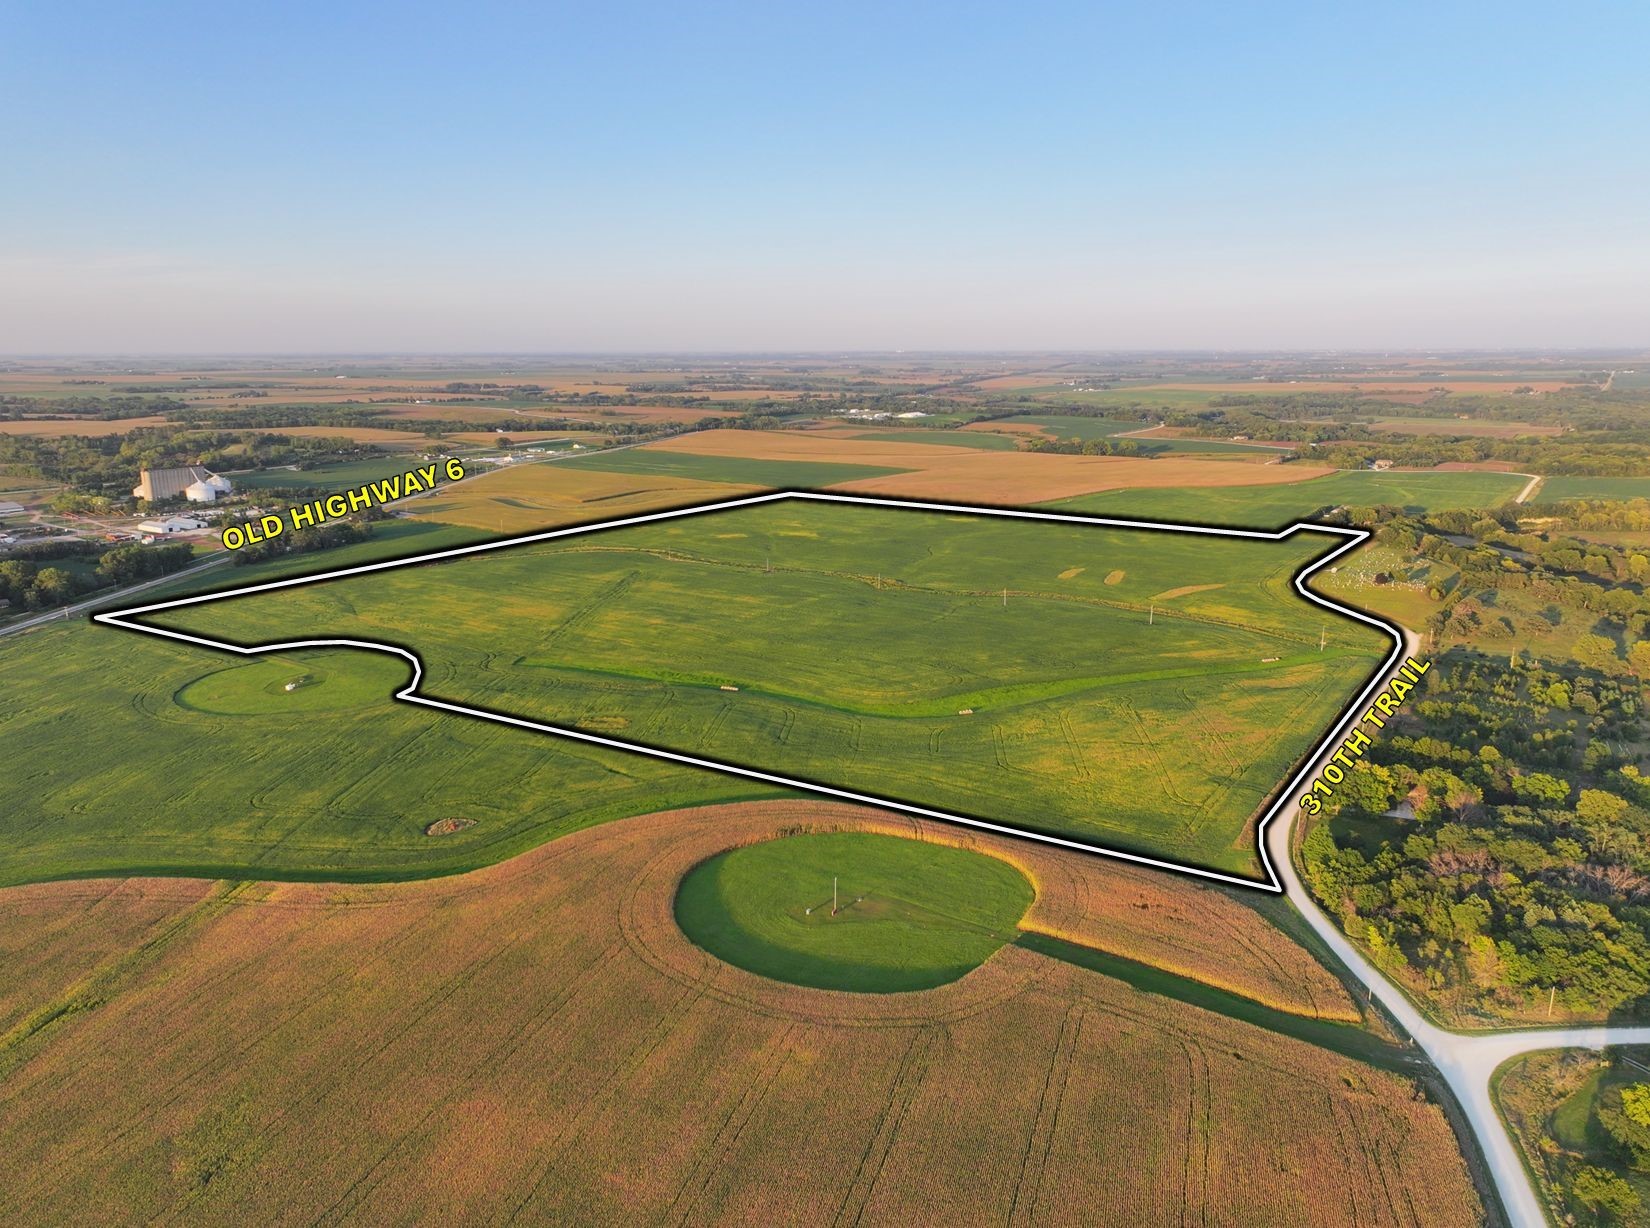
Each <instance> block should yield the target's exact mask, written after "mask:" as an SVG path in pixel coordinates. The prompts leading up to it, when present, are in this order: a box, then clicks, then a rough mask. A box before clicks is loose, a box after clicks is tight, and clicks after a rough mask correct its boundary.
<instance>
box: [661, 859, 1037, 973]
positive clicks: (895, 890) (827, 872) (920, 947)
mask: <svg viewBox="0 0 1650 1228" xmlns="http://www.w3.org/2000/svg"><path fill="white" fill-rule="evenodd" d="M1033 894H1034V893H1033V891H1032V887H1031V884H1030V882H1028V881H1027V880H1026V877H1025V876H1024V875H1023V874H1021V873H1020V871H1018V870H1017V869H1015V868H1014V867H1013V866H1011V865H1009V864H1008V863H1007V862H1005V861H1000V860H998V859H997V858H995V857H988V856H985V855H984V854H981V853H975V852H971V851H969V850H967V849H961V848H955V847H952V846H950V845H944V844H932V843H929V842H927V841H923V840H911V839H906V838H904V837H901V836H888V835H878V834H872V833H869V832H828V833H818V834H809V835H797V836H784V837H781V838H779V839H776V840H768V841H765V842H763V843H761V844H752V845H747V846H745V847H743V848H737V849H730V850H729V851H727V852H725V853H719V854H717V855H716V856H715V857H712V858H710V859H709V860H707V861H702V862H700V863H699V864H698V865H696V866H695V867H693V869H691V870H689V871H688V873H687V874H686V875H685V876H684V877H683V879H682V882H681V885H680V887H679V888H678V890H677V893H676V921H677V924H678V925H680V926H681V927H682V931H683V932H684V933H685V934H687V936H688V937H689V938H691V939H692V940H693V941H694V942H695V943H697V944H698V945H699V946H701V947H703V948H704V949H705V950H707V951H709V952H710V953H711V954H713V955H715V956H717V957H718V958H720V959H723V960H726V961H727V962H728V963H730V964H733V965H735V966H736V967H740V968H744V969H745V970H746V971H749V972H754V973H757V974H758V975H761V976H765V977H770V978H772V979H774V980H778V981H789V982H791V983H793V984H797V985H808V986H811V987H813V988H816V989H838V990H850V991H858V992H865V993H896V992H900V991H907V990H915V989H932V988H934V987H935V986H937V985H944V984H947V983H948V982H951V981H955V980H957V979H958V978H959V977H961V976H963V975H965V974H966V973H968V972H970V971H972V970H973V969H975V968H977V967H979V966H980V965H981V964H982V963H984V962H985V961H986V960H987V959H989V958H990V957H991V956H992V954H993V953H994V952H996V950H997V949H998V948H999V947H1001V946H1002V945H1003V944H1004V943H1006V942H1012V941H1013V940H1014V938H1015V935H1016V933H1017V932H1018V931H1017V927H1018V925H1019V921H1020V918H1021V917H1023V916H1024V915H1025V912H1026V909H1027V908H1029V907H1030V906H1031V901H1032V898H1033Z"/></svg>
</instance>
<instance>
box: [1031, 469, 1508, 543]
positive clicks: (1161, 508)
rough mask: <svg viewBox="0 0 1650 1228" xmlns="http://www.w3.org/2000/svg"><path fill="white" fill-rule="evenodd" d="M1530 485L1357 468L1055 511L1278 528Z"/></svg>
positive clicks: (1120, 495) (1495, 496)
mask: <svg viewBox="0 0 1650 1228" xmlns="http://www.w3.org/2000/svg"><path fill="white" fill-rule="evenodd" d="M1526 481H1528V479H1527V478H1521V477H1519V476H1517V475H1516V474H1508V473H1479V472H1470V471H1468V472H1450V473H1436V472H1432V473H1412V472H1401V473H1391V472H1388V473H1375V472H1373V471H1367V472H1366V471H1361V470H1349V471H1340V472H1336V473H1331V474H1326V475H1325V476H1323V477H1319V478H1312V479H1310V480H1308V481H1305V482H1288V483H1283V484H1279V485H1274V486H1207V487H1204V486H1183V487H1172V486H1170V487H1160V488H1158V489H1155V490H1108V491H1103V492H1102V493H1100V494H1095V495H1079V496H1078V497H1077V498H1075V499H1065V500H1062V501H1060V502H1059V503H1058V504H1055V505H1053V506H1056V507H1058V508H1059V509H1060V510H1061V511H1082V512H1089V513H1092V514H1094V515H1096V516H1122V517H1130V518H1135V519H1142V520H1179V521H1188V522H1192V523H1198V524H1218V525H1241V526H1246V527H1252V528H1260V529H1270V528H1276V527H1278V526H1280V525H1285V524H1289V523H1290V522H1292V521H1295V520H1301V519H1305V518H1310V517H1311V516H1313V515H1315V514H1317V513H1319V512H1321V511H1323V510H1325V509H1327V508H1332V507H1340V506H1348V507H1372V506H1374V505H1376V504H1394V505H1396V506H1399V507H1404V508H1409V509H1411V510H1415V511H1439V510H1441V509H1444V508H1458V507H1463V508H1465V507H1494V506H1496V505H1497V504H1500V503H1505V502H1506V501H1507V500H1509V499H1511V498H1512V497H1513V496H1514V495H1516V494H1517V493H1518V492H1519V491H1520V490H1522V489H1523V488H1524V483H1525V482H1526Z"/></svg>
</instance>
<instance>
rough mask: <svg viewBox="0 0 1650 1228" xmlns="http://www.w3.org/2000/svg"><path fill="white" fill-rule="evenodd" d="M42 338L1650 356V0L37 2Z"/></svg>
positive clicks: (33, 317) (30, 159)
mask: <svg viewBox="0 0 1650 1228" xmlns="http://www.w3.org/2000/svg"><path fill="white" fill-rule="evenodd" d="M0 16H3V17H4V25H3V29H4V36H3V37H0V188H3V191H0V352H11V353H19V352H87V351H105V350H129V351H199V352H230V351H234V352H257V351H291V350H327V351H345V350H358V349H374V350H383V349H402V350H499V349H510V350H542V351H574V350H592V349H600V350H654V349H677V350H680V349H700V348H717V349H752V350H760V349H839V348H865V349H887V348H908V349H910V348H954V349H984V348H1050V347H1053V348H1087V349H1097V348H1137V347H1145V348H1180V347H1220V348H1267V347H1356V348H1381V347H1403V346H1417V347H1432V346H1482V345H1491V346H1494V345H1505V346H1529V345H1539V346H1619V345H1650V191H1647V189H1650V139H1647V138H1646V133H1650V85H1647V84H1646V82H1647V80H1650V77H1647V75H1646V74H1645V72H1644V69H1643V48H1644V46H1645V45H1646V41H1647V36H1650V6H1645V5H1642V4H1639V3H1617V4H1605V3H1585V2H1583V3H1577V4H1574V5H1564V6H1560V5H1551V4H1543V5H1536V4H1517V3H1512V4H1487V3H1486V4H1448V3H1445V4H1428V5H1410V4H1382V5H1356V6H1354V5H1341V4H1324V3H1316V4H1264V3H1258V4H1257V3H1246V4H1241V5H1234V4H1201V3H1199V4H1174V3H1153V4H1118V3H1109V4H1108V3H1091V4H1082V5H1063V4H1062V5H1055V4H1042V5H1036V4H1033V5H1009V4H997V5H970V4H944V5H938V4H936V5H926V4H905V5H857V4H836V5H817V6H815V5H810V6H801V5H785V4H772V3H769V4H713V5H683V4H671V5H655V4H623V3H618V4H601V5H595V4H591V5H581V6H566V5H556V4H535V5H519V6H517V5H500V4H486V3H480V4H470V5H463V6H460V5H452V4H445V5H427V4H397V5H371V4H356V3H348V2H345V3H329V4H309V3H283V4H280V5H266V6H247V5H223V4H211V5H208V4H179V3H165V2H162V3H157V4H145V5H132V4H114V3H108V4H85V3H75V2H73V0H60V2H58V3H54V4H51V5H45V4H33V3H18V2H17V0H11V2H10V3H8V4H6V5H5V7H4V8H3V9H0Z"/></svg>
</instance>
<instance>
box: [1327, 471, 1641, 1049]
mask: <svg viewBox="0 0 1650 1228" xmlns="http://www.w3.org/2000/svg"><path fill="white" fill-rule="evenodd" d="M1517 511H1518V512H1519V513H1520V514H1521V515H1522V516H1523V517H1524V519H1523V521H1522V522H1521V521H1518V520H1514V519H1513V513H1512V512H1511V511H1504V512H1501V513H1499V514H1497V515H1481V514H1477V513H1440V514H1434V515H1432V516H1430V517H1428V518H1426V519H1424V520H1416V519H1411V518H1407V517H1403V516H1388V517H1384V518H1383V517H1380V516H1378V517H1377V519H1378V520H1379V528H1378V531H1377V540H1378V541H1379V542H1381V543H1383V544H1386V545H1388V546H1391V547H1394V548H1395V550H1396V551H1397V552H1398V553H1399V555H1400V556H1402V557H1413V558H1416V559H1417V560H1419V562H1418V566H1419V567H1420V568H1421V569H1422V570H1423V571H1425V572H1426V573H1427V574H1428V576H1429V577H1430V578H1431V579H1432V581H1433V584H1434V587H1433V589H1432V595H1433V597H1434V599H1435V600H1436V601H1437V602H1438V608H1437V610H1436V612H1435V613H1434V614H1433V615H1432V616H1431V617H1430V618H1429V620H1428V624H1427V627H1426V630H1427V631H1428V633H1429V634H1431V635H1432V636H1434V637H1435V638H1436V641H1437V643H1438V645H1439V646H1440V647H1441V648H1442V650H1443V651H1442V652H1435V658H1436V661H1437V664H1436V666H1435V668H1434V669H1433V670H1431V671H1430V672H1429V673H1428V675H1427V676H1426V678H1425V679H1424V682H1423V687H1422V691H1423V695H1422V698H1421V699H1420V700H1419V702H1417V703H1415V704H1414V706H1413V707H1412V709H1411V710H1410V711H1409V712H1407V713H1406V714H1404V715H1403V716H1402V717H1401V718H1400V719H1399V720H1398V721H1397V722H1394V723H1391V724H1389V727H1388V729H1386V730H1385V731H1383V734H1382V736H1381V738H1380V740H1379V741H1377V743H1376V744H1375V745H1374V746H1373V747H1372V748H1371V750H1370V751H1369V752H1368V753H1367V755H1366V756H1365V758H1364V759H1363V760H1362V761H1360V762H1359V763H1358V764H1357V766H1356V767H1355V768H1354V770H1353V771H1351V772H1350V773H1348V776H1347V780H1346V782H1345V785H1344V787H1343V788H1342V789H1341V790H1340V792H1339V793H1338V795H1337V796H1336V798H1335V799H1334V806H1333V809H1334V810H1335V813H1334V817H1333V818H1332V819H1331V820H1330V821H1328V822H1323V823H1320V824H1318V825H1317V826H1316V827H1314V828H1313V830H1312V831H1311V832H1310V833H1309V834H1308V836H1307V838H1306V840H1305V842H1304V845H1303V847H1302V862H1303V866H1304V870H1305V876H1306V879H1307V882H1308V883H1309V885H1310V886H1311V889H1312V891H1313V892H1314V894H1315V895H1316V896H1317V897H1318V899H1319V900H1320V901H1322V902H1323V904H1324V905H1325V907H1326V908H1328V909H1329V910H1330V911H1331V913H1333V914H1335V915H1338V916H1339V917H1340V918H1341V920H1342V923H1343V924H1344V926H1345V927H1346V930H1347V932H1348V933H1349V934H1350V935H1351V936H1352V937H1354V938H1355V939H1358V940H1359V941H1361V942H1362V943H1364V945H1365V946H1366V948H1367V949H1368V951H1369V953H1370V954H1371V956H1372V957H1373V958H1374V959H1375V961H1376V962H1377V963H1378V964H1380V965H1381V966H1382V967H1383V968H1385V969H1387V970H1388V971H1389V972H1391V973H1392V974H1393V975H1395V976H1397V977H1398V978H1399V979H1401V980H1404V981H1406V982H1407V983H1408V984H1410V986H1411V987H1412V988H1413V989H1414V990H1415V991H1416V992H1418V993H1419V994H1421V995H1422V996H1423V997H1426V998H1428V999H1429V1000H1430V1001H1431V1002H1432V1004H1433V1005H1434V1007H1435V1008H1436V1009H1437V1010H1438V1011H1439V1012H1440V1013H1441V1014H1443V1015H1445V1016H1446V1017H1453V1018H1456V1019H1458V1020H1464V1019H1472V1018H1476V1019H1480V1020H1493V1021H1503V1020H1512V1019H1531V1018H1536V1019H1539V1018H1543V1017H1546V1016H1547V1014H1548V1012H1553V1011H1560V1010H1562V1011H1563V1012H1564V1013H1565V1014H1567V1015H1569V1016H1572V1017H1577V1016H1587V1017H1599V1016H1604V1015H1610V1014H1616V1013H1625V1014H1638V1015H1642V1014H1645V1013H1650V773H1647V772H1646V770H1645V767H1646V761H1645V757H1646V754H1647V747H1650V726H1647V723H1646V720H1645V688H1646V684H1647V682H1650V642H1647V640H1646V635H1647V633H1650V599H1647V597H1646V594H1645V591H1644V583H1645V581H1646V579H1647V578H1650V548H1646V547H1634V546H1616V545H1604V544H1600V543H1599V542H1596V541H1587V540H1584V539H1582V538H1579V537H1575V536H1573V535H1572V534H1573V533H1574V532H1578V531H1587V530H1615V531H1618V532H1619V531H1628V532H1634V531H1637V532H1644V531H1646V530H1647V529H1650V502H1646V501H1644V500H1638V501H1634V502H1631V503H1570V504H1562V505H1554V506H1550V507H1545V508H1537V509H1530V508H1523V509H1517ZM1532 526H1539V527H1540V530H1541V531H1540V532H1535V531H1531V530H1532ZM1460 539H1468V540H1470V543H1471V544H1469V545H1465V546H1463V545H1460V544H1458V542H1459V540H1460ZM1439 577H1444V578H1442V579H1440V578H1439ZM1578 628H1585V630H1578ZM1395 807H1398V808H1399V810H1400V813H1402V812H1403V811H1404V810H1405V809H1407V810H1408V811H1411V812H1412V813H1413V817H1398V818H1393V817H1386V818H1382V817H1378V816H1382V815H1384V814H1385V813H1386V812H1388V811H1390V810H1392V809H1393V808H1395Z"/></svg>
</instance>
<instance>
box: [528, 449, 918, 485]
mask: <svg viewBox="0 0 1650 1228" xmlns="http://www.w3.org/2000/svg"><path fill="white" fill-rule="evenodd" d="M554 463H555V464H558V465H572V466H576V467H578V468H581V469H600V470H603V471H604V472H607V473H650V474H658V475H661V476H664V477H673V478H697V479H698V480H700V481H702V482H734V483H738V484H741V485H746V486H768V487H772V488H773V489H775V490H812V489H817V488H819V487H822V486H834V485H835V484H836V483H838V482H852V481H855V480H856V479H858V478H880V477H884V476H886V475H888V474H890V473H904V472H905V470H903V469H889V468H886V467H884V466H881V465H839V464H835V463H833V462H831V461H783V460H751V459H748V458H746V457H742V456H700V455H698V454H697V453H694V452H666V451H662V450H660V449H658V448H620V449H614V450H612V451H608V452H594V453H591V454H590V455H588V456H578V457H573V458H571V459H569V460H565V461H556V462H554Z"/></svg>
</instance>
